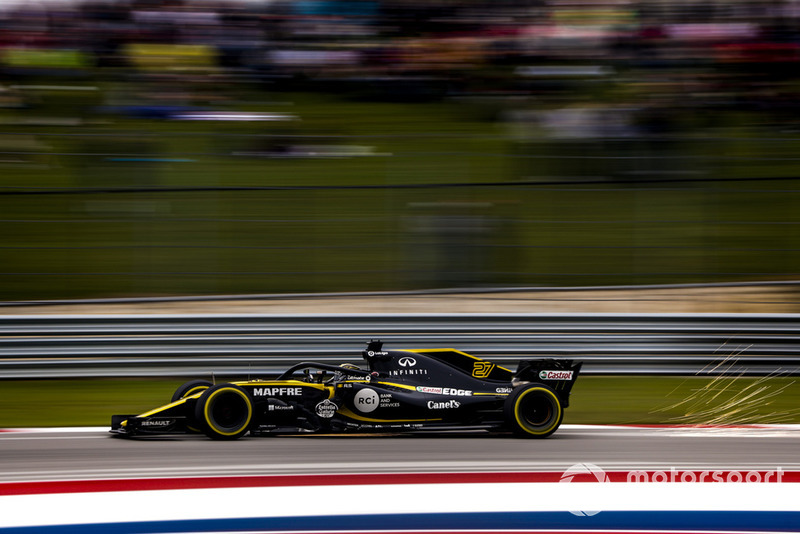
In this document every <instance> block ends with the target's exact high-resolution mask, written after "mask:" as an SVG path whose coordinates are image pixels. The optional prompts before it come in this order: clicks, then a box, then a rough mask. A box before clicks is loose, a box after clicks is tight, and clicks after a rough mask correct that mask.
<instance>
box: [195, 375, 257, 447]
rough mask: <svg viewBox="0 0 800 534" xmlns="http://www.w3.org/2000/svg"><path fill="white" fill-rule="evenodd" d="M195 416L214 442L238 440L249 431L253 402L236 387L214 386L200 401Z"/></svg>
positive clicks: (226, 385)
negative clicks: (216, 440)
mask: <svg viewBox="0 0 800 534" xmlns="http://www.w3.org/2000/svg"><path fill="white" fill-rule="evenodd" d="M194 416H195V420H196V421H197V422H198V423H199V424H200V426H201V428H202V430H203V432H204V433H205V435H206V436H208V437H210V438H211V439H225V440H231V439H239V438H240V437H242V436H244V435H245V434H247V431H248V430H250V423H251V422H252V420H253V399H251V398H250V395H248V394H247V391H245V390H244V389H242V388H240V387H239V386H236V385H234V384H218V385H216V386H211V387H210V388H208V389H207V390H205V391H204V392H203V394H202V395H200V398H199V399H197V404H196V405H195V411H194Z"/></svg>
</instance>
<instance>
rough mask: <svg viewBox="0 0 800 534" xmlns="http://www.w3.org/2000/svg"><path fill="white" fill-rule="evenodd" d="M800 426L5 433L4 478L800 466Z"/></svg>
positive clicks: (1, 444) (1, 441)
mask: <svg viewBox="0 0 800 534" xmlns="http://www.w3.org/2000/svg"><path fill="white" fill-rule="evenodd" d="M798 450H800V427H798V426H772V427H749V428H726V429H714V428H706V429H696V428H635V427H603V426H580V425H564V426H562V428H561V429H559V431H558V432H557V433H556V434H555V435H553V436H552V437H551V438H549V439H544V440H526V439H517V438H513V437H511V436H492V435H489V434H486V433H480V432H479V433H475V432H472V433H466V432H464V433H440V434H435V435H432V434H414V435H410V434H406V435H340V436H313V435H304V436H275V437H261V438H249V437H248V438H244V439H241V440H239V441H234V442H219V441H212V440H209V439H207V438H205V437H204V436H175V437H161V438H146V439H121V438H115V437H112V436H111V435H109V434H108V433H107V432H106V431H105V429H102V428H86V429H51V430H35V431H30V430H28V431H4V432H0V482H7V481H34V480H82V479H95V478H129V477H130V478H142V477H188V476H221V475H229V476H230V475H266V474H301V473H302V474H306V473H390V472H456V471H457V472H464V471H495V472H497V471H562V470H565V469H567V468H568V467H570V466H572V465H574V464H578V463H590V464H595V465H598V466H600V467H601V468H602V469H604V470H606V471H613V470H625V469H651V470H665V469H669V468H675V469H729V470H756V469H758V470H774V469H777V468H781V469H784V470H787V471H788V470H798V469H800V456H798V454H797V451H798Z"/></svg>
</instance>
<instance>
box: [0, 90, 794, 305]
mask: <svg viewBox="0 0 800 534" xmlns="http://www.w3.org/2000/svg"><path fill="white" fill-rule="evenodd" d="M264 97H265V95H261V98H262V99H264ZM243 98H244V97H243ZM247 98H249V100H247V99H244V101H243V103H242V104H241V105H240V107H242V108H244V109H249V110H253V111H259V110H271V111H281V112H289V113H293V114H295V115H298V116H299V117H301V119H302V120H300V121H293V122H291V123H286V124H273V123H267V124H266V125H265V124H263V123H257V124H251V123H232V124H209V123H178V122H166V121H144V120H126V119H121V118H114V119H112V120H111V121H110V122H109V123H107V124H95V125H93V126H90V127H86V128H85V129H80V130H73V129H67V128H62V129H60V127H57V126H51V127H31V126H27V127H23V126H14V127H13V128H11V127H8V128H6V129H5V130H13V131H14V132H16V134H15V135H3V136H0V152H3V151H12V152H13V151H18V150H23V149H25V147H28V146H30V143H31V142H32V141H36V142H38V143H41V144H43V145H47V148H46V149H44V150H45V151H47V152H49V153H51V154H52V155H49V156H40V157H37V158H36V159H35V160H34V161H30V162H27V163H25V162H23V163H13V162H8V161H6V162H0V192H3V191H4V188H20V187H23V188H53V187H70V188H75V187H84V188H101V189H102V188H121V187H122V188H137V187H145V188H152V187H155V188H165V187H201V188H202V187H211V188H214V187H225V186H232V187H260V186H276V187H292V186H311V187H315V186H323V187H339V186H357V187H363V186H381V187H383V186H398V185H403V186H414V185H417V186H419V185H430V184H499V183H504V184H509V183H511V184H514V183H515V182H519V181H524V180H553V177H562V179H564V178H568V177H571V176H575V174H586V175H591V176H606V177H608V178H611V179H613V178H615V176H617V173H618V171H620V170H621V167H623V166H624V167H626V168H627V169H628V170H637V169H638V170H654V169H657V168H658V167H659V165H660V162H655V161H652V160H647V159H632V160H621V161H617V162H612V161H610V160H585V159H580V157H581V156H584V155H586V154H594V155H608V154H611V155H613V154H615V153H616V152H614V150H615V148H614V147H612V146H611V145H610V144H608V143H606V142H604V141H598V142H596V143H593V144H592V145H593V146H590V147H571V148H570V147H567V146H565V145H564V144H563V143H561V144H558V143H552V142H549V143H545V142H531V143H527V144H524V145H523V144H515V143H514V142H513V141H512V140H511V139H510V138H509V137H507V136H506V133H507V131H508V130H507V128H506V126H505V125H503V124H502V123H501V122H498V121H490V120H486V116H485V115H483V114H482V113H481V112H480V110H478V109H475V108H474V107H473V106H470V105H466V104H458V103H455V102H439V103H427V104H397V103H363V102H354V101H352V100H348V99H344V98H336V97H334V96H324V95H313V94H292V95H273V98H272V99H274V100H285V101H291V102H292V103H293V105H291V106H270V105H264V104H257V103H256V102H258V99H257V98H256V95H253V94H249V95H247ZM248 102H251V104H248ZM5 113H6V114H8V113H22V112H21V111H13V112H11V111H6V112H5ZM0 116H2V115H0ZM738 120H740V122H742V123H744V124H746V123H747V119H746V118H740V119H738ZM43 133H48V134H49V133H60V134H64V135H58V136H52V135H42V134H43ZM701 133H702V132H700V133H697V134H696V135H700V134H701ZM73 134H91V135H73ZM263 134H271V135H343V136H349V137H346V138H344V139H340V140H338V141H336V142H338V143H345V144H358V145H369V146H371V147H373V148H374V150H375V152H376V153H380V154H390V155H389V156H377V157H366V158H338V159H303V158H297V159H296V158H256V157H242V156H234V155H233V153H234V152H241V151H247V150H259V149H263V148H264V147H265V146H266V145H267V144H268V141H266V140H265V138H264V137H253V135H263ZM745 134H747V130H746V129H744V128H738V129H737V128H735V127H734V128H731V129H729V130H726V131H725V135H727V136H729V137H727V138H722V139H719V140H716V141H713V142H712V141H708V140H703V139H694V140H693V139H692V137H691V134H690V133H687V134H686V139H685V140H683V141H681V142H676V143H674V144H673V145H672V146H670V147H669V149H668V151H667V149H665V153H670V154H677V155H681V156H689V157H690V159H686V160H684V159H671V160H668V161H669V162H670V163H669V165H670V166H674V167H675V169H670V170H677V171H679V172H684V171H697V172H698V173H699V174H696V175H695V174H690V175H683V174H678V176H694V177H697V178H712V179H718V178H741V177H759V178H769V177H774V178H781V177H783V178H785V177H792V176H800V173H798V170H800V168H798V165H797V164H796V163H795V161H794V160H793V159H792V158H793V157H794V154H795V152H796V151H795V150H794V147H796V146H797V144H796V143H797V141H800V137H797V136H796V135H795V134H785V135H784V134H781V135H782V137H787V138H789V139H790V140H789V141H783V142H778V141H772V142H767V140H765V141H752V140H748V139H746V137H745ZM792 135H795V137H797V139H796V140H792V138H791V136H792ZM247 136H250V137H247ZM359 136H376V137H366V138H365V137H359ZM291 142H295V143H302V144H315V143H320V142H323V141H320V140H315V139H303V140H300V139H296V138H295V139H292V141H291ZM327 142H330V140H327ZM628 148H631V147H628ZM646 150H651V151H652V150H653V148H652V147H650V148H643V147H639V148H638V149H637V150H635V151H633V155H637V156H641V155H642V154H644V153H646ZM669 151H671V152H669ZM126 153H134V154H143V155H150V156H153V157H156V158H165V159H176V160H188V161H175V162H160V163H156V162H149V163H145V162H122V161H111V160H109V159H108V158H106V157H104V156H102V155H100V154H126ZM66 154H83V155H82V156H70V155H66ZM740 155H745V156H753V157H756V159H753V160H746V161H745V160H739V159H735V160H718V159H715V158H717V157H718V156H737V157H738V156H740ZM576 156H577V158H576ZM11 159H13V158H11ZM556 182H558V179H556ZM793 183H794V182H781V181H772V182H770V181H766V182H761V181H760V182H752V183H751V182H724V183H721V182H697V183H692V182H688V183H674V184H673V183H666V184H659V185H649V186H648V185H642V184H637V183H635V182H633V181H627V182H624V183H619V182H617V183H600V184H594V185H591V186H581V185H563V186H559V185H558V184H557V183H556V184H555V185H550V186H547V187H544V186H531V185H502V186H500V185H496V186H492V185H480V186H477V185H473V186H472V187H458V188H437V189H424V188H423V189H413V188H400V189H337V190H331V189H323V190H320V189H316V190H315V189H304V190H267V191H246V192H243V191H223V192H211V191H202V192H199V191H198V192H188V191H172V192H142V193H126V194H119V193H118V194H113V193H81V194H71V195H34V196H14V195H0V228H2V230H3V231H2V232H0V300H29V299H48V298H49V299H58V298H81V297H84V298H88V297H115V296H143V295H156V296H157V295H187V294H188V295H194V294H215V293H216V294H219V293H270V292H275V293H280V292H329V291H350V290H352V291H356V290H365V291H369V290H396V289H421V288H428V287H454V286H466V285H518V286H530V285H568V286H569V285H604V284H639V283H681V282H717V281H723V282H725V281H739V280H765V279H787V278H795V277H796V276H797V267H796V266H797V265H798V264H800V232H797V231H796V228H797V225H798V224H800V210H798V209H797V207H798V206H799V205H800V191H796V190H795V189H794V187H795V186H794V185H793ZM5 191H8V189H5Z"/></svg>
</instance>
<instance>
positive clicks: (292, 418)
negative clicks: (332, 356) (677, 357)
mask: <svg viewBox="0 0 800 534" xmlns="http://www.w3.org/2000/svg"><path fill="white" fill-rule="evenodd" d="M362 355H363V358H364V360H365V361H366V363H367V366H366V368H357V367H355V366H350V365H348V366H333V365H328V364H321V363H313V362H307V363H300V364H297V365H295V366H293V367H291V368H290V369H288V370H287V371H286V372H284V373H283V374H281V375H280V376H278V377H275V378H271V379H265V380H248V381H244V382H233V383H227V384H217V385H212V384H210V383H207V384H201V385H198V383H197V381H193V382H192V383H191V386H192V387H191V388H190V389H188V392H187V393H186V395H185V396H183V397H180V395H178V393H177V392H176V396H178V397H180V398H177V400H174V401H173V402H171V403H169V404H166V405H164V406H161V407H158V408H156V409H154V410H151V411H148V412H145V413H143V414H139V415H115V416H113V417H112V424H111V432H112V433H113V434H115V435H119V436H142V435H158V434H173V433H191V432H204V433H206V434H207V435H208V436H209V437H212V438H216V439H235V438H238V437H241V436H242V435H245V434H247V433H249V434H250V435H253V436H257V435H266V434H273V433H301V432H347V431H356V432H365V431H384V432H385V431H391V432H395V431H398V432H399V431H404V430H423V429H436V430H441V429H447V428H459V429H463V428H474V429H487V430H496V431H509V430H514V431H516V432H517V433H520V434H522V435H526V436H528V437H546V436H548V435H550V434H552V433H553V432H554V431H555V430H556V429H557V427H558V426H559V425H560V423H561V419H562V417H563V409H564V408H566V407H567V406H568V405H569V395H570V391H571V389H572V385H573V384H574V383H575V380H576V379H577V377H578V374H579V373H580V368H581V364H580V363H574V362H573V361H571V360H555V359H539V360H526V361H521V362H520V363H519V366H518V369H517V370H516V371H511V370H509V369H506V368H503V367H501V366H499V365H496V364H494V363H492V362H489V361H487V360H483V359H480V358H477V357H474V356H471V355H469V354H466V353H464V352H461V351H458V350H455V349H425V350H383V346H382V344H381V343H380V342H378V341H372V342H370V343H369V344H368V346H367V349H366V350H365V351H363V354H362ZM184 389H185V388H184ZM179 391H183V390H181V389H179ZM176 396H173V398H175V397H176Z"/></svg>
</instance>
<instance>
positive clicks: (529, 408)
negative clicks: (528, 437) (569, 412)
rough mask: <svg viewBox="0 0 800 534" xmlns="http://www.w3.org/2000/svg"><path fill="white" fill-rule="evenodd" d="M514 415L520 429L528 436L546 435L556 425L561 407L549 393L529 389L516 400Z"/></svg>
mask: <svg viewBox="0 0 800 534" xmlns="http://www.w3.org/2000/svg"><path fill="white" fill-rule="evenodd" d="M515 415H516V418H517V421H518V423H519V425H520V427H521V428H522V429H523V430H525V431H526V432H528V433H529V434H536V435H539V434H546V433H547V432H549V431H551V430H552V429H554V428H555V427H556V426H557V425H558V421H559V418H560V416H561V406H560V405H559V403H558V400H557V399H556V398H555V396H554V395H553V394H552V393H550V392H549V391H547V390H544V389H531V390H528V391H526V392H524V393H523V394H522V395H521V396H520V397H519V399H518V400H517V404H516V414H515Z"/></svg>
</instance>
